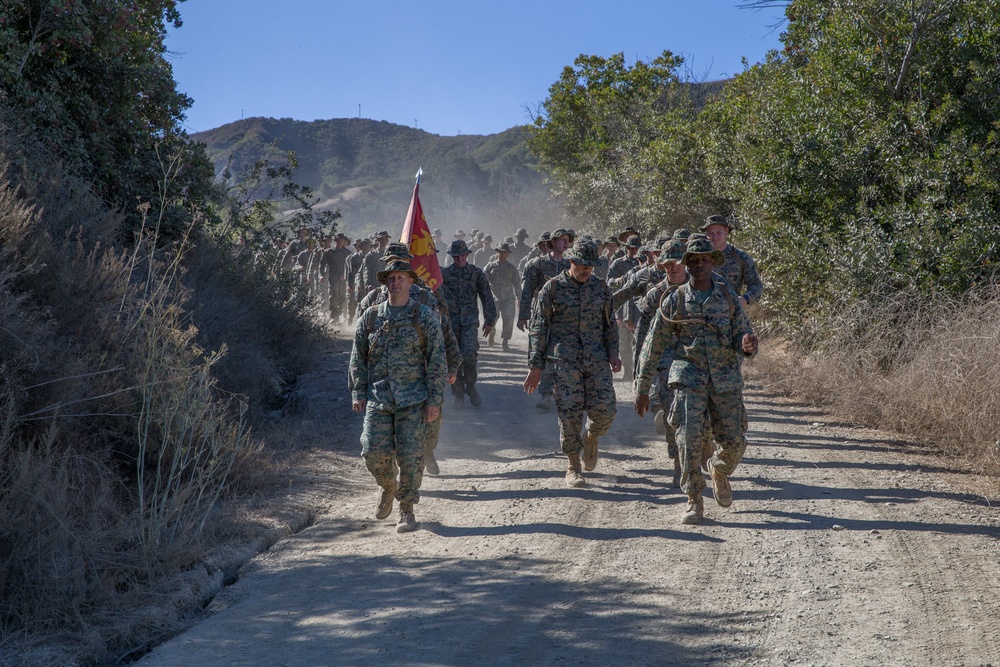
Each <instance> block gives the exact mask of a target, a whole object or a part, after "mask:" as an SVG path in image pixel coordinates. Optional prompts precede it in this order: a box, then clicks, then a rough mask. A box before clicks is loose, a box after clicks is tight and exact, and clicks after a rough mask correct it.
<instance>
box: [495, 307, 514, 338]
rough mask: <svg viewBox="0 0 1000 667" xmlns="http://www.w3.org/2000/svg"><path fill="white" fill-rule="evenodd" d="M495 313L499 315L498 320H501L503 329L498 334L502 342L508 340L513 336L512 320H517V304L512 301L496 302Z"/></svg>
mask: <svg viewBox="0 0 1000 667" xmlns="http://www.w3.org/2000/svg"><path fill="white" fill-rule="evenodd" d="M497 312H498V313H500V317H499V318H498V319H502V320H503V329H502V330H501V333H500V338H501V339H502V340H510V337H511V336H513V335H514V320H516V319H517V304H516V303H514V301H513V300H512V299H511V300H508V301H497Z"/></svg>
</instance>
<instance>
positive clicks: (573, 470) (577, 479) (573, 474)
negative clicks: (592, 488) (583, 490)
mask: <svg viewBox="0 0 1000 667" xmlns="http://www.w3.org/2000/svg"><path fill="white" fill-rule="evenodd" d="M566 458H568V459H569V467H568V468H566V485H567V486H573V487H578V486H586V484H587V480H585V479H584V478H583V472H582V471H581V470H580V452H574V453H573V454H567V455H566Z"/></svg>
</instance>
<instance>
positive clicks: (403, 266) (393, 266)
mask: <svg viewBox="0 0 1000 667" xmlns="http://www.w3.org/2000/svg"><path fill="white" fill-rule="evenodd" d="M397 271H405V272H406V273H409V274H410V275H411V276H413V282H416V281H418V280H420V278H419V277H418V276H417V274H416V273H415V272H414V271H413V267H411V266H410V263H409V262H407V261H406V260H404V259H394V260H392V261H391V262H389V263H388V264H387V265H386V267H385V268H384V269H383V270H381V271H379V272H378V273H376V274H375V277H376V278H378V281H379V282H380V283H382V284H383V285H384V284H385V279H386V278H388V277H389V274H390V273H396V272H397Z"/></svg>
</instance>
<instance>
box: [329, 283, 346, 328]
mask: <svg viewBox="0 0 1000 667" xmlns="http://www.w3.org/2000/svg"><path fill="white" fill-rule="evenodd" d="M346 306H347V283H346V282H345V281H343V280H334V281H333V282H331V283H330V319H332V320H337V319H340V317H341V315H343V314H344V311H345V310H346V309H347V308H346Z"/></svg>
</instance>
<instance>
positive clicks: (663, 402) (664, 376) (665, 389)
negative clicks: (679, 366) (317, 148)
mask: <svg viewBox="0 0 1000 667" xmlns="http://www.w3.org/2000/svg"><path fill="white" fill-rule="evenodd" d="M669 377H670V367H669V366H668V367H667V368H661V369H660V378H659V387H658V389H659V397H660V409H661V410H663V411H664V415H666V412H667V410H669V409H670V406H671V405H672V404H673V402H674V388H673V387H671V386H670V383H669V382H668V381H667V380H668V378H669ZM663 430H664V431H666V433H665V434H664V438H666V440H667V454H668V455H669V456H670V458H675V457H676V456H678V453H677V437H676V432H675V429H674V427H673V426H671V425H670V420H669V419H667V418H666V417H664V419H663Z"/></svg>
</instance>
